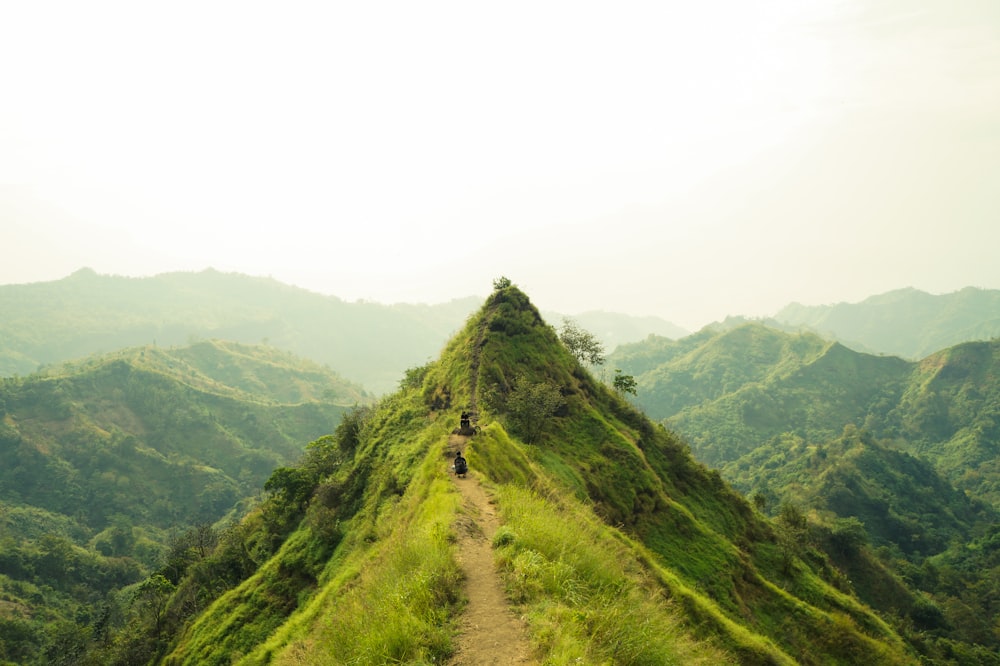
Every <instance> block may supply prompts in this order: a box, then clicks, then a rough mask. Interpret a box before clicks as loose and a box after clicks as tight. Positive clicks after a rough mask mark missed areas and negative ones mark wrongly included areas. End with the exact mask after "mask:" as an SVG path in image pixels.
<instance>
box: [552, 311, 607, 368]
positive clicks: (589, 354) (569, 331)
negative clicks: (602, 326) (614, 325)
mask: <svg viewBox="0 0 1000 666" xmlns="http://www.w3.org/2000/svg"><path fill="white" fill-rule="evenodd" d="M559 339H560V340H562V343H563V344H564V345H566V349H568V350H569V351H570V353H571V354H573V356H575V357H576V360H578V361H580V363H589V364H590V365H603V363H604V345H602V344H601V342H600V341H599V340H598V339H597V338H596V337H595V336H594V334H593V333H590V332H588V331H585V330H583V329H582V328H580V327H579V326H577V325H576V322H574V321H573V320H572V319H569V318H568V317H563V325H562V330H561V331H560V332H559Z"/></svg>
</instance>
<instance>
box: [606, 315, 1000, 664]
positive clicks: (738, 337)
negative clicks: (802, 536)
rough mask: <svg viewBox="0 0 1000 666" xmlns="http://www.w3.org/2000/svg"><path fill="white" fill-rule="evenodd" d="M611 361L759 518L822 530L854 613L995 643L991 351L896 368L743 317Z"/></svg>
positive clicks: (997, 394) (999, 565)
mask: <svg viewBox="0 0 1000 666" xmlns="http://www.w3.org/2000/svg"><path fill="white" fill-rule="evenodd" d="M609 362H610V363H613V364H616V365H617V366H619V367H622V368H624V369H626V371H627V372H634V373H635V379H636V384H637V389H638V391H637V392H638V395H637V396H636V402H637V403H638V404H640V405H642V406H643V408H644V409H645V410H646V411H647V412H649V413H650V414H652V415H655V416H656V417H657V418H659V419H662V421H663V423H665V424H667V425H668V426H669V427H670V428H671V429H673V430H674V431H675V432H677V433H678V434H679V435H680V436H682V437H685V439H686V440H687V441H688V442H689V443H690V446H691V450H692V452H693V453H694V455H695V457H696V458H698V459H700V460H703V461H707V462H709V463H710V464H712V465H714V466H717V467H718V468H719V469H720V471H721V473H722V475H723V477H724V478H726V479H727V480H729V481H731V482H732V483H734V484H735V486H736V487H737V488H738V489H739V490H741V491H742V492H743V493H745V494H747V495H748V496H751V497H753V498H754V499H755V501H757V502H759V504H758V506H759V508H765V507H767V508H769V510H770V512H771V513H772V515H780V514H781V512H782V510H784V508H787V507H796V510H798V511H802V512H807V513H809V514H810V515H814V516H815V517H816V518H817V520H819V521H820V522H822V523H826V524H828V525H832V526H833V527H832V528H831V529H832V530H833V532H832V534H828V535H822V536H820V537H817V540H818V541H820V542H822V543H825V544H826V545H827V546H828V550H829V552H831V553H832V554H834V555H835V558H834V559H835V562H836V564H837V566H838V567H839V568H840V569H841V570H843V571H845V572H849V573H848V575H849V576H850V577H851V580H854V581H856V582H857V583H858V584H859V585H860V587H858V588H857V589H858V590H859V593H860V596H861V597H862V599H864V600H865V601H866V602H867V603H870V604H872V605H875V606H876V607H878V608H879V609H880V610H881V611H882V612H886V613H893V614H897V615H905V614H910V615H912V614H913V613H916V614H917V615H920V616H921V617H923V620H922V621H923V622H925V623H926V624H927V626H934V627H936V628H935V629H934V631H935V632H937V633H939V634H942V635H949V636H950V637H951V638H953V639H955V640H958V641H960V642H963V643H969V644H973V643H978V644H980V645H989V646H992V648H991V649H995V648H996V647H998V646H997V642H996V635H995V632H994V631H993V629H992V628H990V627H991V626H992V625H993V624H994V623H995V621H996V618H997V610H996V608H995V605H994V602H993V601H992V600H993V599H994V598H996V597H997V595H1000V589H998V586H997V584H996V583H995V582H994V581H998V580H1000V549H998V546H1000V527H998V525H1000V514H998V511H1000V492H998V483H1000V476H998V473H1000V470H998V468H997V444H996V443H997V441H998V440H1000V432H998V430H997V425H996V424H997V423H998V422H1000V419H998V417H1000V412H998V407H1000V384H998V380H997V377H998V376H1000V341H991V342H966V343H962V344H959V345H955V346H954V347H950V348H947V349H944V350H941V351H939V352H936V353H934V354H931V355H929V356H927V357H926V358H924V359H923V360H921V361H905V360H903V359H900V358H897V357H889V356H874V355H870V354H862V353H858V352H855V351H852V350H850V349H848V348H847V347H845V346H844V345H842V344H840V343H838V342H833V341H829V340H823V339H822V338H820V337H818V336H817V335H815V334H813V333H788V332H784V331H779V330H775V329H773V328H770V327H768V326H765V325H763V324H762V323H759V322H753V323H744V324H741V325H736V326H734V327H714V328H712V329H706V330H703V331H701V332H699V333H698V334H697V335H695V336H689V338H684V339H681V340H677V341H669V340H663V339H650V340H647V341H643V342H642V343H636V344H634V345H626V346H624V347H622V348H620V349H619V350H618V351H617V352H616V353H615V354H612V355H611V358H610V359H609ZM852 521H853V522H852ZM838 530H842V532H843V535H842V536H838ZM845 539H846V543H854V544H855V545H857V544H858V543H870V544H871V552H870V553H868V554H864V553H862V554H858V553H861V551H859V550H858V549H853V548H848V549H846V550H845V549H844V543H845ZM862 550H863V549H862ZM844 552H847V553H849V554H850V556H842V557H839V558H838V557H836V554H837V553H844ZM875 553H878V557H875V556H874V554H875ZM882 569H886V570H888V571H889V572H890V573H891V576H892V577H895V578H897V579H899V580H900V581H905V582H906V585H902V584H897V585H895V586H893V585H888V586H887V585H886V584H885V581H886V580H888V578H887V577H886V575H885V572H884V571H882ZM873 572H875V575H876V579H877V581H881V582H877V583H876V582H873V579H872V575H873ZM862 581H865V582H862ZM906 586H908V587H909V588H910V589H909V591H908V592H906V593H903V592H901V591H900V590H901V589H902V587H906ZM914 590H917V591H919V592H920V593H921V594H923V595H925V598H924V599H923V600H920V599H916V598H911V597H910V596H909V595H910V594H912V592H913V591H914ZM949 632H950V633H949ZM970 663H980V662H978V661H975V660H973V661H971V662H970Z"/></svg>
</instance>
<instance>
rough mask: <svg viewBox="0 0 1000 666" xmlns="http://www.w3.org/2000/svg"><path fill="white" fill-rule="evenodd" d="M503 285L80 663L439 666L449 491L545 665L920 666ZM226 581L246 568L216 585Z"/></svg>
mask: <svg viewBox="0 0 1000 666" xmlns="http://www.w3.org/2000/svg"><path fill="white" fill-rule="evenodd" d="M495 286H496V290H495V291H494V293H493V294H492V295H491V296H490V298H489V299H487V301H486V303H485V305H484V306H483V308H482V310H481V311H480V312H479V313H478V314H477V315H475V316H474V317H472V318H470V320H469V321H468V322H467V324H466V326H465V328H464V329H463V330H462V331H460V332H459V333H458V334H457V335H456V336H455V337H453V338H452V339H451V341H450V342H449V343H448V345H447V346H446V347H445V349H444V351H443V353H442V355H441V357H440V358H439V359H438V360H436V361H434V362H431V363H429V364H427V365H426V366H423V367H421V368H415V369H413V370H411V371H410V372H408V373H407V375H406V378H405V381H404V382H403V383H402V384H401V387H400V390H399V391H398V392H396V393H394V394H392V395H390V396H386V397H385V398H383V399H382V400H381V401H380V402H379V403H378V404H377V405H376V406H374V407H372V408H365V409H360V410H356V411H354V412H352V413H351V414H349V415H348V416H347V417H346V418H345V420H344V421H343V422H342V424H341V426H339V427H338V429H337V431H336V432H335V433H334V434H333V435H332V436H330V437H324V438H320V439H318V440H316V441H314V442H313V443H312V444H310V446H309V452H308V454H307V456H306V458H305V459H304V460H303V462H302V463H301V464H299V465H296V466H289V467H284V468H280V469H278V470H276V471H275V473H274V474H272V476H271V477H270V479H269V480H268V482H267V484H266V485H265V487H266V488H267V489H268V496H267V499H266V501H265V502H264V503H263V504H262V505H261V506H260V507H259V508H258V509H256V510H254V511H253V512H251V513H250V514H249V515H248V516H247V517H246V519H245V520H244V521H243V523H242V524H241V533H240V537H239V538H238V539H230V540H228V541H225V542H220V543H219V544H218V545H217V546H215V547H213V548H208V549H205V550H204V551H203V552H200V553H195V552H194V551H193V550H191V551H188V556H187V557H185V558H179V559H178V560H174V561H175V562H177V565H176V566H174V565H171V566H165V567H164V568H163V569H161V571H160V572H159V574H158V575H156V576H153V577H151V578H149V579H147V580H146V581H145V582H144V583H142V584H141V585H139V586H137V588H136V592H135V596H134V597H133V599H138V600H139V601H136V602H134V604H138V608H136V609H135V610H133V612H132V613H130V614H127V615H126V616H125V617H123V618H121V619H120V620H119V622H118V623H117V624H114V625H113V626H112V630H111V631H110V632H109V633H108V634H107V637H106V639H105V640H104V642H103V643H100V644H97V645H92V646H91V652H90V654H89V656H88V659H90V661H86V662H84V663H110V664H117V663H121V664H124V663H164V664H230V663H240V664H263V663H273V664H301V663H309V664H345V663H366V664H388V663H420V664H430V663H445V662H447V661H448V659H449V658H451V657H452V656H453V655H454V651H455V639H456V634H458V633H459V632H460V631H461V627H462V626H463V625H462V624H461V622H460V620H461V618H462V614H463V609H464V608H465V607H466V606H465V605H466V602H467V598H466V596H465V595H466V594H467V593H468V592H467V591H466V588H464V587H463V586H462V585H460V584H459V585H455V584H453V582H454V581H461V579H462V576H463V568H462V563H461V562H460V560H459V557H458V555H459V553H458V550H459V547H460V546H459V545H458V543H459V539H458V533H459V532H460V531H462V530H464V529H466V527H464V526H466V525H468V523H469V520H470V514H469V513H468V511H469V508H468V506H467V505H465V504H463V501H462V497H463V494H462V492H461V491H460V487H459V485H458V484H461V483H469V484H477V485H479V486H481V487H482V488H483V489H484V490H485V491H487V492H488V493H489V494H490V496H491V497H492V501H493V502H494V504H493V506H494V507H495V511H496V515H497V518H498V520H499V523H500V524H499V527H498V529H497V531H496V533H495V535H494V537H493V540H492V551H493V562H492V564H493V567H491V568H495V569H496V571H497V575H498V576H499V577H500V578H501V580H502V582H503V585H504V587H505V589H506V595H507V598H508V600H509V601H510V603H511V605H512V607H513V610H514V611H515V613H516V615H517V616H518V617H521V618H523V619H524V622H525V625H526V631H527V634H528V636H529V640H530V645H531V650H532V657H533V659H534V661H535V662H536V663H553V664H556V663H559V664H562V663H629V664H672V663H673V664H724V663H741V664H794V663H802V664H838V663H840V664H857V663H873V664H876V663H877V664H916V663H918V662H919V661H920V656H919V654H918V651H919V650H920V649H922V648H923V649H925V652H926V653H927V654H930V652H929V651H928V650H927V646H926V645H923V644H921V643H919V641H918V639H921V638H922V633H921V632H922V631H923V630H922V628H921V626H920V625H919V623H915V621H914V620H913V619H912V618H899V619H897V620H896V621H888V620H887V619H886V618H883V617H880V616H879V615H878V614H877V613H875V612H874V611H873V610H872V609H871V608H870V607H869V606H867V605H865V604H864V603H863V602H862V601H860V599H859V598H858V597H857V596H856V595H855V594H854V592H853V590H852V588H851V585H850V583H849V581H848V580H847V578H846V577H845V576H843V575H842V574H841V573H840V572H839V571H838V570H837V569H836V568H835V567H834V566H833V564H832V562H831V560H830V559H829V558H828V557H827V556H826V555H825V554H824V553H823V552H822V551H821V550H819V549H818V546H817V545H816V544H815V543H813V542H812V541H811V540H808V539H804V538H801V537H802V535H803V532H802V530H803V525H802V524H800V523H799V522H798V521H788V522H781V521H776V522H775V521H770V520H767V519H765V518H764V517H763V516H762V515H761V514H759V513H758V512H757V511H755V510H754V508H753V507H752V506H751V505H750V504H748V503H747V502H746V501H745V500H743V499H742V498H741V497H740V496H739V495H738V494H737V493H736V492H734V491H733V490H732V489H731V488H730V487H728V486H727V485H726V483H725V482H724V481H723V480H722V479H721V477H720V476H719V475H718V474H717V473H715V472H712V471H710V470H708V469H707V468H705V467H704V466H703V465H701V464H699V463H697V462H695V460H694V459H693V458H692V457H691V456H690V454H689V453H688V451H687V448H686V446H685V445H684V443H683V442H681V441H680V440H679V439H678V438H677V437H676V436H674V435H672V434H671V433H669V432H668V431H666V430H664V429H663V428H661V427H658V426H656V425H654V424H653V423H652V422H651V421H649V420H648V419H647V418H646V417H644V416H643V415H642V414H640V413H639V412H637V411H636V410H635V409H634V408H633V407H631V406H630V405H629V404H628V403H627V402H626V401H625V400H624V399H623V398H622V397H621V396H619V395H617V394H615V393H614V392H612V391H611V390H609V389H608V388H607V387H605V386H604V385H602V384H600V383H598V382H596V381H595V380H594V378H593V377H592V376H591V375H590V374H589V373H588V372H587V371H586V370H585V369H584V368H583V367H581V366H580V365H579V364H578V362H577V361H576V360H575V359H574V357H573V356H572V354H571V353H570V352H569V351H568V350H567V349H565V348H564V347H563V346H562V344H561V343H560V342H559V339H558V336H557V334H556V332H555V330H554V329H553V328H551V327H549V326H548V325H547V324H546V323H545V322H544V321H543V320H542V318H541V317H540V315H539V313H538V311H537V310H536V309H535V308H534V307H533V306H532V305H531V303H530V302H529V301H528V299H527V297H526V296H525V295H524V294H523V293H522V292H520V291H519V290H518V289H517V288H516V287H514V286H512V285H510V284H509V283H508V282H505V281H502V280H501V281H498V283H497V284H496V285H495ZM540 405H541V406H540ZM470 409H471V410H472V411H473V412H474V414H476V415H477V418H478V421H477V424H478V425H479V427H480V428H481V430H480V431H479V433H478V434H476V435H475V436H474V437H473V438H472V439H471V440H470V441H468V442H466V443H465V444H464V448H465V451H466V453H467V456H468V458H469V461H470V464H471V467H472V469H473V474H472V476H471V477H470V478H468V479H462V480H456V479H454V477H453V476H452V475H450V474H449V471H448V464H449V460H450V458H449V455H450V452H451V450H452V448H451V447H452V440H453V437H454V435H453V434H451V433H452V431H453V429H454V428H455V426H457V425H458V421H459V414H460V412H462V411H465V410H470ZM248 552H252V553H255V556H254V557H253V558H252V560H253V562H254V565H253V566H248V565H247V558H246V557H245V553H248ZM219 572H230V573H232V572H236V573H235V574H232V575H227V576H225V579H226V580H227V581H229V583H228V584H227V585H226V586H223V587H224V589H220V588H219V586H217V585H212V584H211V582H212V581H217V580H219V579H220V575H219ZM140 611H144V612H140ZM483 640H487V638H486V637H484V638H483ZM942 663H944V662H942Z"/></svg>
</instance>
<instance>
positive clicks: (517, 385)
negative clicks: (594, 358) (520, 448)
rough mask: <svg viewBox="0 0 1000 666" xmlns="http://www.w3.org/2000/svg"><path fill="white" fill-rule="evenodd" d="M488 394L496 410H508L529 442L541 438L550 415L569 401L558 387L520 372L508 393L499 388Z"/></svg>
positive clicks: (511, 418)
mask: <svg viewBox="0 0 1000 666" xmlns="http://www.w3.org/2000/svg"><path fill="white" fill-rule="evenodd" d="M488 396H489V397H488V398H487V400H488V401H489V402H491V403H492V405H493V409H495V410H497V411H503V412H506V414H507V418H508V421H509V423H510V427H511V429H512V430H514V431H515V432H516V433H517V434H518V435H520V437H521V438H522V439H523V440H524V441H525V442H529V443H531V442H535V441H537V439H538V436H539V435H540V434H541V432H542V430H543V428H544V427H545V424H546V422H547V420H548V419H549V417H551V416H552V415H553V414H555V413H556V411H558V410H559V408H560V407H562V406H563V404H564V403H565V401H564V400H563V397H562V391H560V390H559V387H558V386H556V385H555V384H553V383H552V382H549V381H540V382H532V381H530V380H528V378H527V377H526V376H525V375H519V376H518V377H517V378H516V379H515V380H514V382H513V385H512V386H511V389H510V390H509V391H507V392H506V393H503V392H502V391H500V390H498V389H496V388H495V389H493V390H491V391H490V392H488Z"/></svg>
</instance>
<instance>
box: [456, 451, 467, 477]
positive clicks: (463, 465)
mask: <svg viewBox="0 0 1000 666" xmlns="http://www.w3.org/2000/svg"><path fill="white" fill-rule="evenodd" d="M468 471H469V463H468V462H466V460H465V458H463V457H462V452H461V451H459V452H458V453H456V454H455V476H465V474H466V473H467V472H468Z"/></svg>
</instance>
